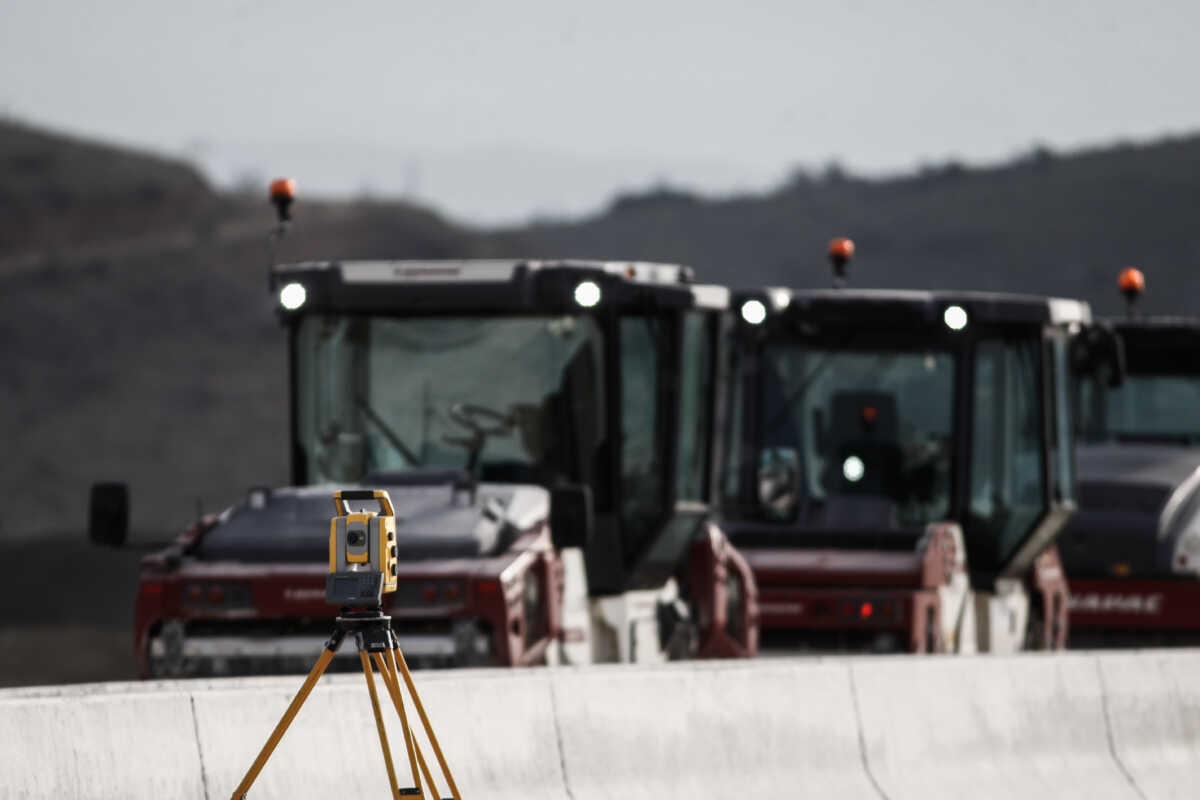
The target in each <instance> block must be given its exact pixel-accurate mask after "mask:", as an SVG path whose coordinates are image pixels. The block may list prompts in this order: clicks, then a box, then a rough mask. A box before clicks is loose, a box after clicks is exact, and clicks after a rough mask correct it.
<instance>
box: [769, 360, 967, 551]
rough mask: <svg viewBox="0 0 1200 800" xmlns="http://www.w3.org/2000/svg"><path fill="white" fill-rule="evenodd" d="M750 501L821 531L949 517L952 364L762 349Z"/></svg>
mask: <svg viewBox="0 0 1200 800" xmlns="http://www.w3.org/2000/svg"><path fill="white" fill-rule="evenodd" d="M762 381H763V383H762V386H761V396H762V404H761V439H760V441H761V449H760V451H759V459H758V461H759V463H758V465H757V486H756V487H755V488H756V491H757V500H758V503H759V506H760V509H761V510H762V512H764V513H765V515H766V516H767V517H768V518H771V519H775V520H780V521H795V522H798V523H799V524H801V525H803V526H804V527H808V528H812V527H824V528H828V529H832V530H855V529H874V530H892V529H905V528H915V527H920V526H923V525H924V524H925V523H927V522H931V521H936V520H940V519H944V518H945V517H946V516H947V515H948V514H949V511H950V476H951V473H952V458H953V455H952V447H951V437H952V432H953V416H954V415H953V408H954V405H953V400H954V357H953V356H952V355H950V354H949V353H946V352H939V351H936V350H913V351H901V350H883V349H881V350H864V349H854V350H837V349H822V348H819V347H807V346H804V345H801V344H798V343H776V344H769V345H768V346H767V348H766V350H765V352H764V354H763V368H762Z"/></svg>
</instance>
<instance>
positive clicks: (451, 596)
mask: <svg viewBox="0 0 1200 800" xmlns="http://www.w3.org/2000/svg"><path fill="white" fill-rule="evenodd" d="M461 597H462V589H460V588H458V584H457V583H452V584H450V585H449V586H447V587H446V599H447V600H449V601H450V602H451V603H455V602H458V600H459V599H460V598H461Z"/></svg>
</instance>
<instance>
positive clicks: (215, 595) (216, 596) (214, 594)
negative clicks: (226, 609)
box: [208, 586, 225, 606]
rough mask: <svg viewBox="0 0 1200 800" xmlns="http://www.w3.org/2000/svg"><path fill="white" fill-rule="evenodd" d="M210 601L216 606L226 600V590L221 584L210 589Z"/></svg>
mask: <svg viewBox="0 0 1200 800" xmlns="http://www.w3.org/2000/svg"><path fill="white" fill-rule="evenodd" d="M208 602H210V603H212V604H213V605H214V606H219V605H221V604H222V603H224V602H225V590H224V589H222V588H221V587H220V586H214V587H212V588H211V589H209V590H208Z"/></svg>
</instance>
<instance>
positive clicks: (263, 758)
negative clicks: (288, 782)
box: [233, 636, 341, 800]
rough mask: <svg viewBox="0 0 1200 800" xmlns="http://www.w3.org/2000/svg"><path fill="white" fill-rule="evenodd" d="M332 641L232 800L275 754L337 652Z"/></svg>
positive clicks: (239, 796)
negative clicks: (301, 707)
mask: <svg viewBox="0 0 1200 800" xmlns="http://www.w3.org/2000/svg"><path fill="white" fill-rule="evenodd" d="M334 639H336V641H337V644H340V643H341V637H339V636H335V637H334ZM334 639H331V640H330V645H332V647H330V646H326V649H325V651H324V652H323V653H321V657H320V658H318V659H317V663H316V664H313V668H312V671H311V672H309V673H308V677H307V678H306V679H305V680H304V683H303V684H302V685H301V686H300V691H298V692H296V696H295V697H294V698H293V699H292V704H291V705H290V706H288V708H287V711H285V712H283V718H282V719H280V720H279V724H278V725H276V726H275V730H273V731H272V732H271V736H270V737H269V738H268V739H267V743H266V744H265V745H263V749H262V750H261V751H259V753H258V757H257V758H255V759H254V763H253V764H251V765H250V770H249V771H248V772H247V773H246V777H244V778H242V782H241V783H239V784H238V787H237V788H236V789H234V790H233V800H243V798H244V797H245V796H246V792H248V791H250V787H251V786H252V785H254V781H255V780H256V779H257V778H258V773H260V772H262V768H263V767H265V766H266V765H267V759H269V758H270V757H271V753H273V752H275V747H276V746H277V745H278V744H279V740H280V739H282V738H283V734H285V733H287V729H288V726H289V725H291V724H292V720H293V719H295V718H296V714H297V712H299V711H300V706H302V705H304V701H305V700H307V699H308V695H309V693H310V692H312V690H313V687H314V686H316V685H317V681H319V680H320V679H321V675H322V674H324V672H325V668H326V667H328V666H329V662H330V661H333V656H334V654H335V653H336V652H337V644H334Z"/></svg>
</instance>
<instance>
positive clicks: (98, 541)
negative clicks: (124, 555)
mask: <svg viewBox="0 0 1200 800" xmlns="http://www.w3.org/2000/svg"><path fill="white" fill-rule="evenodd" d="M128 536H129V487H128V486H126V485H125V484H123V483H95V484H92V491H91V495H90V497H89V498H88V538H89V539H91V541H92V544H95V545H101V546H104V547H120V546H121V545H123V544H125V539H126V538H127V537H128Z"/></svg>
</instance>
